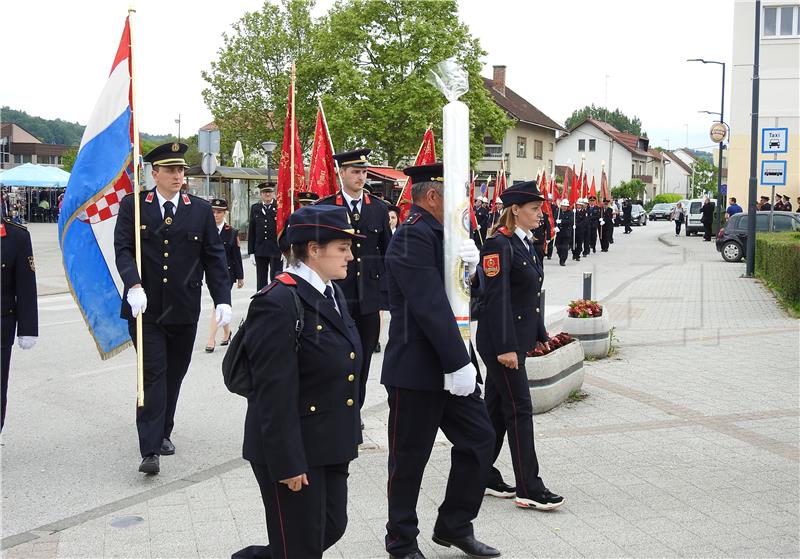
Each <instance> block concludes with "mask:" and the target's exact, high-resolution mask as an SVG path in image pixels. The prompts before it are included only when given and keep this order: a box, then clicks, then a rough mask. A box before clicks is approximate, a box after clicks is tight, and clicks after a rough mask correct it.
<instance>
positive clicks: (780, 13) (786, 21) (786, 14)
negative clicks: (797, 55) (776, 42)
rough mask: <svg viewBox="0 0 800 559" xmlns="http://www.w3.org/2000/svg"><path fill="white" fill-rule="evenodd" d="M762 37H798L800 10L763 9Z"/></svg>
mask: <svg viewBox="0 0 800 559" xmlns="http://www.w3.org/2000/svg"><path fill="white" fill-rule="evenodd" d="M762 34H763V36H764V37H794V36H798V35H800V8H799V7H798V6H770V7H768V8H764V28H763V30H762Z"/></svg>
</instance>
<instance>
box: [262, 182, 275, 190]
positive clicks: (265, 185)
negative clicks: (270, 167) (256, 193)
mask: <svg viewBox="0 0 800 559" xmlns="http://www.w3.org/2000/svg"><path fill="white" fill-rule="evenodd" d="M258 189H259V190H260V191H261V192H275V189H274V188H273V187H272V186H271V185H270V184H269V183H268V182H262V183H259V185H258Z"/></svg>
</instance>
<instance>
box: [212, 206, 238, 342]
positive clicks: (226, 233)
mask: <svg viewBox="0 0 800 559" xmlns="http://www.w3.org/2000/svg"><path fill="white" fill-rule="evenodd" d="M211 211H212V212H213V213H214V222H215V223H216V224H217V231H219V236H220V238H221V239H222V244H223V245H224V246H225V258H226V259H227V260H228V274H230V278H231V287H233V284H236V288H237V289H241V288H242V287H243V286H244V268H243V267H242V249H241V248H239V230H238V229H234V228H233V227H231V226H230V225H228V224H227V223H225V214H227V213H228V201H227V200H225V199H224V198H214V199H213V200H211ZM230 341H231V327H230V324H226V325H225V326H223V327H222V342H220V344H219V345H228V344H229V343H230ZM216 344H217V315H216V312H214V311H212V312H211V327H210V328H209V330H208V341H207V342H206V353H211V352H213V351H214V346H215V345H216Z"/></svg>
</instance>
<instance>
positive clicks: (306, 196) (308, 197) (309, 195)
mask: <svg viewBox="0 0 800 559" xmlns="http://www.w3.org/2000/svg"><path fill="white" fill-rule="evenodd" d="M317 200H319V194H317V193H316V192H311V191H309V190H304V191H301V192H298V193H297V201H298V202H300V203H301V204H313V203H314V202H316V201H317Z"/></svg>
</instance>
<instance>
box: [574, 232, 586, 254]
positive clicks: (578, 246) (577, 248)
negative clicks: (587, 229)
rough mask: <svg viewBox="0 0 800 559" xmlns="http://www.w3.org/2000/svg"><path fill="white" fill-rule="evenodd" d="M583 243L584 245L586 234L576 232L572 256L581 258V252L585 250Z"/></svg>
mask: <svg viewBox="0 0 800 559" xmlns="http://www.w3.org/2000/svg"><path fill="white" fill-rule="evenodd" d="M583 245H584V235H583V232H582V231H581V232H578V231H577V230H576V232H575V244H574V246H573V247H572V258H574V259H575V260H580V258H581V253H582V252H583Z"/></svg>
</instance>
